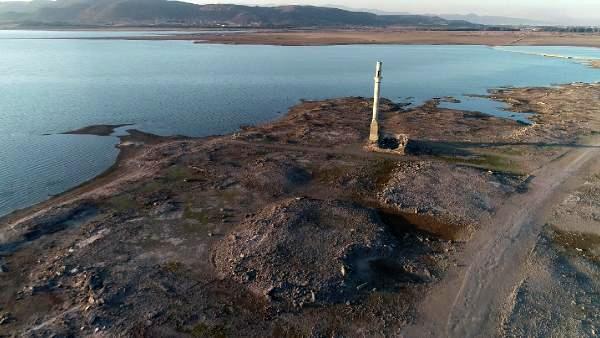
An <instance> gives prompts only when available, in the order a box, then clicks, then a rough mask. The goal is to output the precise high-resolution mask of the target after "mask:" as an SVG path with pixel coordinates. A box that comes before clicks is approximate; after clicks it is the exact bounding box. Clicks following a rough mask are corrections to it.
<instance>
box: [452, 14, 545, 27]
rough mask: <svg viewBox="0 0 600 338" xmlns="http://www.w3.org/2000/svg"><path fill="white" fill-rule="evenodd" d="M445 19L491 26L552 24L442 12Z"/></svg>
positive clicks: (503, 17)
mask: <svg viewBox="0 0 600 338" xmlns="http://www.w3.org/2000/svg"><path fill="white" fill-rule="evenodd" d="M440 16H441V17H442V18H444V19H448V20H465V21H469V22H472V23H478V24H482V25H491V26H502V25H504V26H551V25H553V23H552V22H545V21H539V20H531V19H522V18H511V17H505V16H486V15H477V14H466V15H462V14H441V15H440Z"/></svg>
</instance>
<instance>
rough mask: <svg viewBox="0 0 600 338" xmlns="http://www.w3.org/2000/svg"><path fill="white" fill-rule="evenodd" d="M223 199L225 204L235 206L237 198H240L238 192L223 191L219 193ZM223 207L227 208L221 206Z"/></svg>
mask: <svg viewBox="0 0 600 338" xmlns="http://www.w3.org/2000/svg"><path fill="white" fill-rule="evenodd" d="M219 195H220V197H221V201H222V202H223V204H229V205H231V204H235V202H236V198H237V196H238V194H237V192H235V191H231V190H223V191H221V192H220V193H219ZM221 206H222V207H226V205H221Z"/></svg>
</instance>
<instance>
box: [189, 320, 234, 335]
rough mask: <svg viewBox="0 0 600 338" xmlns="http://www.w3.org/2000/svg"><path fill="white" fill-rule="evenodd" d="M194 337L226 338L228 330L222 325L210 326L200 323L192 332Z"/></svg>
mask: <svg viewBox="0 0 600 338" xmlns="http://www.w3.org/2000/svg"><path fill="white" fill-rule="evenodd" d="M189 333H190V335H192V337H210V338H226V337H227V334H226V329H225V327H224V326H222V325H216V326H209V325H207V324H204V323H200V324H198V325H196V326H194V327H193V328H192V329H191V330H190V332H189Z"/></svg>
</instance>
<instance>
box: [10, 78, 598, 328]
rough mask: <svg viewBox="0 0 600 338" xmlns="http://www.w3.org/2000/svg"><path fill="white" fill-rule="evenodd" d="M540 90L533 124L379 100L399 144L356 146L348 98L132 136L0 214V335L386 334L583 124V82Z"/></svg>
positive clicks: (354, 107) (362, 120) (360, 115)
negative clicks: (64, 184) (80, 179)
mask: <svg viewBox="0 0 600 338" xmlns="http://www.w3.org/2000/svg"><path fill="white" fill-rule="evenodd" d="M545 90H546V91H548V92H549V93H553V95H552V96H545V97H546V98H548V99H549V100H552V102H551V104H552V107H554V108H546V109H547V110H545V111H543V112H542V114H540V115H539V117H538V119H537V120H536V123H537V125H540V126H542V127H536V128H534V129H533V131H531V130H532V129H531V128H532V127H528V126H524V125H522V124H520V123H517V122H515V121H511V120H505V119H500V118H495V117H490V116H485V115H482V114H478V113H468V112H460V111H455V110H448V109H441V108H439V107H438V106H437V104H435V102H430V103H428V104H425V105H424V106H422V107H416V108H411V109H405V107H403V106H401V105H397V104H394V103H393V102H391V101H387V100H383V101H382V107H381V108H382V109H381V113H382V121H381V125H382V129H383V130H384V132H385V133H388V134H392V135H396V134H408V135H409V136H410V141H409V147H408V152H407V153H408V154H407V155H406V156H399V155H397V154H393V153H377V152H369V151H367V150H366V149H365V147H364V146H365V144H366V139H367V138H368V131H369V123H370V116H371V109H372V108H371V105H370V100H369V99H365V98H358V97H355V98H345V99H333V100H326V101H318V102H311V101H306V102H302V103H300V104H299V105H298V106H296V107H293V108H292V109H291V110H290V112H289V113H288V114H287V115H286V116H285V117H282V118H281V119H280V120H278V121H275V122H273V123H269V124H266V125H262V126H255V127H245V128H242V129H241V130H240V131H239V132H238V133H236V134H234V135H228V136H219V137H210V138H203V139H186V138H159V137H154V136H152V135H149V134H144V133H141V132H137V131H129V132H130V135H129V136H125V137H122V143H121V149H122V153H121V156H120V161H119V162H118V163H117V164H116V165H115V167H114V168H113V169H112V170H111V171H110V172H109V173H107V174H106V175H104V176H102V177H100V178H99V179H97V180H95V181H93V182H90V183H89V184H86V185H84V186H82V187H79V188H77V189H74V190H73V191H70V192H68V193H66V194H64V195H62V196H59V197H56V198H54V199H52V200H50V201H48V202H46V203H43V204H41V205H39V206H35V207H33V208H31V209H29V210H24V211H19V212H16V213H14V214H12V215H9V216H7V217H5V218H3V219H2V220H1V224H2V226H1V227H0V248H1V250H0V251H1V258H2V259H1V260H0V304H2V305H1V307H2V308H1V309H0V311H1V312H0V322H1V324H0V335H15V336H22V335H25V336H47V335H52V334H56V335H76V336H77V335H91V334H94V333H96V334H99V335H107V336H111V335H116V334H120V335H149V336H164V335H168V336H178V335H182V336H186V335H192V336H235V335H245V336H260V337H264V336H357V335H366V336H377V335H395V334H399V333H400V330H401V328H403V327H405V326H406V325H407V324H408V323H411V322H413V321H414V316H415V313H416V310H417V308H416V304H418V300H419V299H422V298H423V297H422V296H423V294H425V293H426V291H427V290H428V289H429V288H431V287H432V286H435V285H437V284H436V283H438V282H439V281H440V280H443V278H444V276H445V274H446V273H447V271H448V270H449V269H452V268H455V267H456V265H457V262H456V260H455V253H456V252H457V251H460V250H462V247H463V245H464V244H463V243H462V242H464V241H466V240H468V239H469V238H470V237H471V235H472V234H473V232H474V231H475V230H476V229H481V228H484V227H485V226H486V224H488V221H489V220H490V219H493V218H494V217H496V214H495V213H496V211H497V210H498V209H499V207H500V206H501V205H502V204H503V202H504V201H505V200H506V199H507V198H508V197H510V196H515V195H518V194H523V193H526V192H527V188H528V184H529V182H530V181H531V179H530V177H529V173H530V172H532V171H533V170H535V169H537V168H539V167H541V166H544V165H545V164H547V163H549V162H551V161H554V160H556V159H559V158H561V157H562V156H564V154H565V153H567V152H568V151H569V150H570V149H573V147H576V146H577V144H576V143H574V142H575V140H577V138H578V137H579V136H580V135H587V134H589V135H591V134H593V133H594V130H595V129H593V128H595V127H593V125H591V124H589V121H587V120H585V116H584V115H583V114H580V113H577V112H573V113H572V114H571V113H570V112H571V110H568V109H569V107H570V106H571V105H570V104H567V103H568V102H571V101H578V100H580V99H581V98H584V97H590V98H591V97H594V95H598V93H599V92H600V88H599V87H598V86H594V85H589V86H565V87H561V88H559V89H545ZM543 91H544V89H535V90H531V91H529V92H527V90H522V91H519V90H516V89H514V90H513V91H512V92H510V91H506V92H503V94H502V95H503V96H502V98H503V99H507V98H509V97H511V96H510V95H512V94H511V93H514V95H515V97H517V98H518V100H519V102H525V101H526V98H527V96H526V93H530V94H531V95H532V97H537V95H542V93H543ZM557 97H560V99H561V100H563V101H564V102H565V105H564V109H567V110H566V111H565V115H564V116H563V118H559V117H558V116H560V115H561V114H563V113H562V112H563V110H562V108H563V106H560V107H558V108H557V106H556V104H558V102H559V101H557V100H559V99H557ZM515 100H517V99H516V98H515ZM540 100H541V98H540ZM563 101H560V102H561V103H562V102H563ZM527 104H528V105H531V107H528V109H529V108H531V109H538V108H539V107H541V105H539V104H535V105H534V104H533V103H527ZM559 108H560V109H559ZM587 108H590V107H587ZM587 108H586V109H587ZM587 111H590V110H589V109H588V110H587ZM573 121H574V122H573ZM432 123H435V124H439V126H440V127H439V128H431V125H432ZM563 124H568V125H569V126H570V127H569V128H565V129H564V130H563V129H561V128H562V127H560V126H557V125H563ZM571 127H572V128H571ZM564 139H566V140H569V142H568V143H565V142H564ZM352 229H354V231H352ZM259 238H260V239H262V240H261V241H258V239H259ZM308 248H310V250H309V249H308ZM342 266H343V269H342Z"/></svg>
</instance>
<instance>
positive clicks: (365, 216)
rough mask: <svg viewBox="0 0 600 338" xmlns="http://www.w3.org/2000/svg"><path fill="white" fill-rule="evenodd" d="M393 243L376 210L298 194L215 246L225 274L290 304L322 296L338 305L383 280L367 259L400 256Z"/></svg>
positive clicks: (260, 214)
mask: <svg viewBox="0 0 600 338" xmlns="http://www.w3.org/2000/svg"><path fill="white" fill-rule="evenodd" d="M349 228H354V229H356V231H353V232H351V231H348V229H349ZM394 240H395V238H394V237H393V236H392V235H391V234H390V233H389V232H388V231H387V229H386V227H385V226H384V224H383V223H381V221H380V219H379V217H378V215H377V214H376V213H375V211H373V210H370V209H366V208H362V207H359V206H357V205H354V204H351V203H346V202H340V201H320V200H313V199H302V200H297V199H295V198H294V199H290V200H286V201H284V202H281V203H279V204H275V205H272V206H269V207H267V208H265V209H264V210H263V211H262V212H261V213H259V214H258V215H257V216H256V217H254V218H250V219H247V220H246V221H244V222H243V223H242V224H241V225H240V227H239V228H238V229H237V231H235V232H234V233H233V234H232V235H230V236H228V237H227V238H226V239H225V240H224V241H223V242H220V243H217V244H215V246H214V248H213V250H214V255H215V263H216V267H217V271H218V272H219V273H220V274H221V275H223V276H224V277H225V276H226V277H230V278H232V279H234V280H235V281H237V282H239V283H242V284H245V285H247V286H248V287H249V288H250V289H251V290H255V291H257V293H260V294H265V295H269V296H270V298H272V299H276V300H283V301H285V302H288V303H289V304H301V303H307V302H313V299H314V301H315V302H316V295H317V294H318V295H319V302H320V303H323V304H328V303H329V304H331V303H343V302H345V300H347V299H348V298H349V297H356V296H358V294H359V293H357V286H358V285H360V284H363V283H365V281H367V282H368V281H369V280H370V279H372V280H377V279H379V278H378V277H377V276H376V272H375V271H374V270H373V269H372V268H371V265H370V264H369V263H368V262H369V261H371V260H373V261H375V260H378V259H384V258H386V257H390V256H392V255H394V251H393V250H390V248H392V247H394V246H392V245H391V244H392V242H393V241H394ZM317 261H318V262H319V264H315V262H317ZM365 262H367V263H366V264H365ZM333 266H340V268H339V269H332V268H331V267H333ZM249 273H251V276H249ZM359 278H360V280H359ZM361 289H362V288H361Z"/></svg>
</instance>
